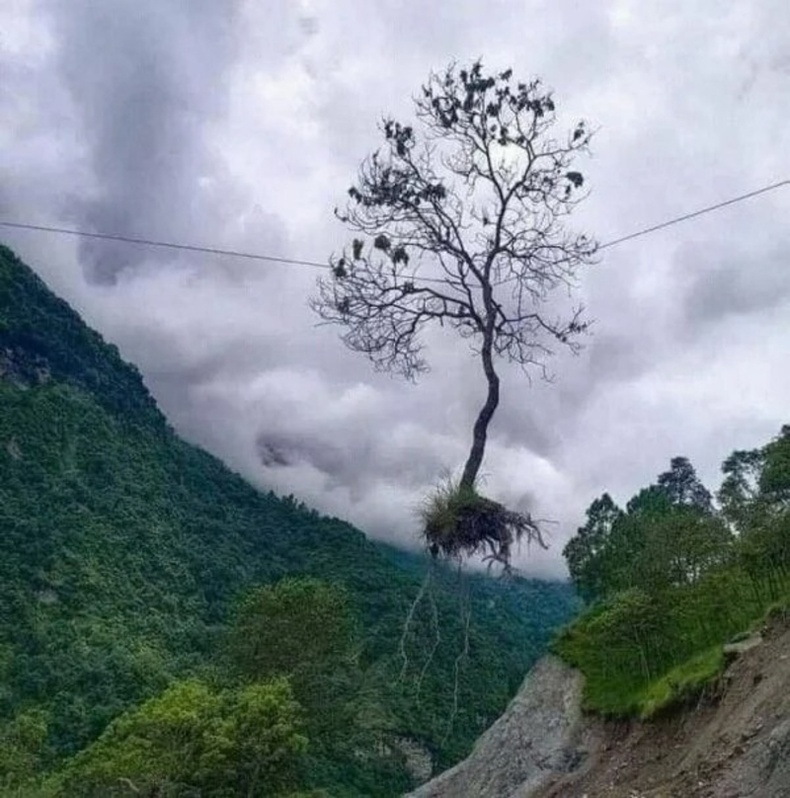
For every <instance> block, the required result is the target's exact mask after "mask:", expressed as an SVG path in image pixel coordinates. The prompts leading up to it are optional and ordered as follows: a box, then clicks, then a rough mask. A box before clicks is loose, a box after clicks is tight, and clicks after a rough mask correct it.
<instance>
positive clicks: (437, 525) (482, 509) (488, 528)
mask: <svg viewBox="0 0 790 798" xmlns="http://www.w3.org/2000/svg"><path fill="white" fill-rule="evenodd" d="M422 520H423V523H424V528H423V536H424V538H425V542H426V545H427V547H428V550H429V551H430V553H431V555H432V556H433V557H434V558H437V557H439V556H442V557H446V558H448V559H461V558H463V557H472V556H475V555H478V556H481V557H482V559H483V562H486V563H487V564H488V566H489V567H491V566H493V565H494V564H496V563H498V564H499V565H501V566H502V568H503V570H504V571H505V572H506V573H509V572H510V571H512V566H511V562H510V559H511V555H512V551H513V546H514V544H516V543H519V542H521V541H522V540H526V541H527V543H533V542H535V543H538V545H540V546H541V547H543V548H546V544H545V543H544V542H543V537H542V535H541V531H540V528H539V527H538V525H537V523H536V522H535V521H533V519H532V517H531V516H530V515H529V514H527V513H519V512H515V511H513V510H508V509H507V508H506V507H505V506H504V505H502V504H500V503H499V502H495V501H493V500H491V499H488V498H486V497H485V496H482V495H480V494H479V493H478V492H477V490H476V489H475V488H474V487H468V486H464V485H453V484H448V485H447V486H445V487H442V488H439V489H438V490H437V491H436V492H435V493H434V494H433V495H432V496H430V497H429V498H428V500H427V501H426V503H425V505H424V507H423V510H422Z"/></svg>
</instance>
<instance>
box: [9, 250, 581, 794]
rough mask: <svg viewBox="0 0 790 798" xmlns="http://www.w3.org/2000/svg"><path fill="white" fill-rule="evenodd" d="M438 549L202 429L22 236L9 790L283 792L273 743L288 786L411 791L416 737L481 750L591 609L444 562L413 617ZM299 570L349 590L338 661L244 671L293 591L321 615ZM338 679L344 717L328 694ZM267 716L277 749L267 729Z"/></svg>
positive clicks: (13, 302) (531, 584)
mask: <svg viewBox="0 0 790 798" xmlns="http://www.w3.org/2000/svg"><path fill="white" fill-rule="evenodd" d="M426 568H427V563H426V562H425V560H423V559H422V558H421V557H418V556H416V555H412V554H408V553H405V552H400V551H397V550H394V549H390V548H388V547H386V546H382V545H378V544H375V543H373V542H371V541H369V540H368V539H367V538H366V537H365V536H364V535H363V534H362V533H361V532H360V531H358V530H356V529H354V528H353V527H351V526H350V525H349V524H347V523H344V522H343V521H340V520H338V519H334V518H327V517H324V516H321V515H319V514H318V513H317V512H315V511H312V510H310V509H308V508H307V507H305V506H304V505H302V504H301V503H299V502H298V501H296V500H294V499H293V498H292V497H289V498H280V497H277V496H275V495H274V494H272V493H268V494H266V493H261V492H259V491H258V490H256V489H254V488H253V487H252V486H250V485H249V484H248V483H247V482H245V481H244V480H243V479H242V478H241V477H240V476H238V475H237V474H235V473H233V472H231V471H230V470H228V469H227V468H226V467H225V466H224V465H223V464H222V463H221V462H219V461H218V460H217V459H216V458H214V457H212V456H211V455H209V454H207V453H206V452H204V451H202V450H200V449H198V448H196V447H194V446H191V445H189V444H187V443H185V442H184V441H182V440H180V439H179V438H178V437H177V435H176V434H175V433H174V431H173V430H172V429H171V428H170V427H169V425H168V424H167V422H166V420H165V418H164V417H163V416H162V414H161V413H160V412H159V410H158V409H157V407H156V404H155V402H154V401H153V399H152V398H151V396H150V395H149V393H148V392H147V390H146V388H145V386H144V384H143V381H142V379H141V377H140V374H139V373H138V372H137V370H136V369H135V368H134V367H133V366H130V365H129V364H127V363H125V362H123V361H122V359H121V358H120V357H119V354H118V352H117V350H116V349H115V347H114V346H112V345H109V344H107V343H105V342H104V341H103V340H102V338H101V336H99V335H98V334H97V333H95V332H93V331H92V330H90V329H89V328H88V327H87V326H86V325H85V324H84V323H83V322H82V321H81V320H80V318H79V316H78V315H77V314H76V313H75V312H74V311H72V310H71V309H70V308H69V306H68V305H67V304H66V303H64V302H63V301H61V300H60V299H58V298H57V297H55V296H54V295H53V294H52V293H51V292H50V291H49V290H48V289H47V288H46V286H45V285H44V283H43V282H42V281H41V280H39V279H38V278H37V277H36V276H35V275H34V273H33V272H32V271H31V270H30V269H29V268H28V267H27V266H26V265H24V264H23V263H22V262H20V261H19V260H18V259H17V258H16V257H15V256H14V254H13V253H12V252H11V251H10V250H8V249H6V248H0V793H2V791H3V790H5V791H6V794H9V795H21V794H23V793H22V792H20V790H22V789H23V787H24V789H27V790H29V792H28V793H25V794H33V795H39V794H61V795H66V794H68V795H80V794H85V795H132V794H135V791H136V792H137V793H138V794H150V795H154V794H157V795H187V794H189V795H225V794H231V795H233V794H239V793H238V792H234V789H236V787H232V788H230V787H228V784H230V783H235V784H236V785H237V786H238V784H240V783H242V781H241V780H244V781H243V783H244V784H245V785H247V786H246V787H245V790H246V792H245V794H250V795H269V794H273V792H272V790H273V787H271V786H269V787H267V786H266V785H267V782H266V781H265V778H268V776H266V773H269V771H268V770H266V768H263V769H262V765H261V763H262V762H264V761H265V762H269V763H271V762H272V761H275V760H276V761H277V762H279V761H280V759H278V757H281V758H282V757H284V758H287V759H288V767H287V768H285V766H283V769H281V770H282V772H280V770H278V771H277V774H279V775H277V778H275V776H274V775H271V778H272V781H271V782H270V784H271V785H275V784H276V785H278V786H277V789H278V790H280V791H281V792H282V793H283V794H286V793H289V794H292V793H293V792H294V791H295V790H299V789H301V790H308V789H310V790H315V789H324V790H326V792H325V793H315V794H325V795H332V796H363V795H365V796H373V795H382V796H383V795H394V794H397V793H398V791H399V790H402V789H403V788H405V787H408V786H409V784H410V783H412V781H413V777H412V776H411V775H410V774H409V768H411V770H412V771H414V770H415V767H416V765H415V764H414V762H415V759H419V756H418V755H417V754H419V755H420V756H422V757H423V759H425V755H426V754H428V755H430V757H431V758H432V760H433V764H434V767H443V766H446V765H448V764H450V763H451V762H452V761H454V760H455V759H457V758H459V757H460V756H462V755H463V754H465V753H466V751H467V750H468V748H469V746H470V744H471V742H472V741H473V740H474V739H475V737H476V736H477V735H478V734H479V733H480V732H481V731H482V730H483V729H484V728H485V727H486V726H487V725H488V724H489V723H490V722H491V721H492V720H493V719H494V718H495V717H496V716H497V715H498V713H499V712H500V711H501V710H502V708H503V707H504V705H505V703H506V701H507V700H508V699H509V697H510V696H511V695H512V694H513V692H514V691H515V689H516V688H517V686H518V684H519V682H520V681H521V679H522V677H523V674H524V673H525V671H526V670H527V668H528V667H529V666H530V665H531V663H532V662H533V661H534V660H535V659H536V658H537V656H539V655H540V653H541V652H542V650H543V649H544V648H545V645H546V643H547V641H548V639H549V637H550V635H551V632H552V630H553V629H554V628H555V627H556V626H557V625H558V624H561V623H563V622H564V621H566V620H567V619H568V618H569V617H570V615H571V614H572V612H573V611H574V610H575V608H576V600H575V599H574V597H573V593H572V591H571V589H570V588H569V587H568V586H567V585H563V584H559V583H544V582H536V581H526V580H520V579H515V580H511V581H508V582H494V581H491V580H487V579H485V578H483V577H482V576H478V577H474V578H470V577H464V578H459V577H458V576H457V575H456V574H454V573H451V572H449V571H442V570H440V571H439V572H437V573H436V574H435V578H434V579H433V580H432V582H431V586H430V588H429V590H428V591H427V594H426V596H425V600H424V601H423V602H421V603H420V604H419V605H418V606H417V610H416V612H415V613H414V615H413V617H412V623H411V626H410V630H409V634H408V635H406V636H405V638H402V634H401V633H402V629H403V626H404V621H405V619H406V617H407V614H408V613H409V609H410V607H412V605H413V602H414V599H415V597H416V596H417V594H418V591H419V589H420V584H421V582H422V580H423V576H424V574H425V572H426ZM284 577H299V578H300V579H297V580H296V581H295V582H294V581H286V582H282V581H280V582H279V584H280V585H281V586H282V585H285V587H282V589H281V591H280V592H279V593H278V592H277V590H280V588H272V590H274V591H275V592H274V593H272V594H271V595H270V594H268V593H265V592H264V593H261V592H260V586H263V585H273V584H275V583H278V580H282V579H283V578H284ZM300 580H301V581H300ZM316 580H318V581H316ZM289 590H296V591H297V593H298V591H300V590H301V591H307V593H305V595H306V596H307V603H308V604H309V605H310V606H311V607H312V606H313V605H314V604H315V602H316V601H318V604H315V606H319V605H320V601H319V599H318V598H316V597H319V598H320V597H321V596H329V597H330V598H331V597H332V596H335V598H331V600H329V598H328V599H327V602H328V603H327V605H326V606H327V607H330V608H331V607H337V610H336V612H337V613H339V616H340V615H342V617H343V618H345V621H343V624H340V626H342V628H343V630H344V631H343V633H342V641H341V642H342V645H340V647H339V649H338V650H339V651H340V655H339V658H337V659H332V658H331V657H329V655H327V660H326V662H323V661H321V662H318V663H313V665H314V666H315V668H313V669H312V670H311V669H310V668H307V669H305V668H306V665H305V663H304V662H302V663H291V665H289V664H288V663H287V662H286V663H285V664H282V665H280V666H277V667H279V668H280V669H281V670H280V671H278V670H277V668H276V667H274V665H272V664H271V662H269V663H268V665H267V664H266V662H265V651H264V654H263V655H261V653H260V652H257V653H256V657H257V658H255V659H254V662H253V665H254V667H252V668H251V669H249V668H248V669H247V670H246V671H245V667H243V665H244V661H243V659H240V658H239V657H235V655H234V651H235V650H236V649H234V647H233V645H232V642H233V640H234V634H235V637H236V639H238V638H239V635H240V634H241V636H242V638H243V637H244V635H246V634H257V633H258V632H256V631H255V630H256V629H258V630H263V632H265V630H266V629H267V628H269V627H270V626H271V624H272V623H273V622H274V616H272V615H269V616H266V615H265V613H266V612H269V613H272V612H279V611H280V609H278V608H282V610H281V611H282V612H283V613H288V612H293V613H295V614H294V616H293V617H294V626H292V627H291V628H295V625H296V624H299V623H302V621H304V623H306V624H307V627H305V628H310V627H309V624H310V623H314V622H315V618H314V617H306V619H305V618H302V617H301V616H300V615H299V612H301V609H300V608H299V606H298V603H297V605H293V604H290V605H289V604H288V601H287V600H286V599H287V598H288V595H290V594H289V592H288V591H289ZM327 590H328V591H329V593H326V591H327ZM256 591H257V592H256ZM310 591H313V592H310ZM332 591H335V592H334V593H332ZM267 596H268V598H267ZM269 599H271V600H269ZM267 601H268V602H269V603H268V604H267V603H266V602H267ZM256 602H262V603H257V604H256ZM278 602H279V603H278ZM289 607H290V609H289ZM294 607H295V608H294ZM239 608H242V609H239ZM251 608H252V609H251ZM256 608H257V609H256ZM245 612H247V613H248V615H246V616H245V615H244V613H245ZM256 612H261V613H264V615H263V616H261V618H262V621H261V623H260V624H258V626H255V624H254V623H253V624H252V625H251V626H249V627H247V626H243V621H244V618H247V621H249V619H250V618H253V619H255V618H258V620H260V618H259V616H257V615H256V614H255V613H256ZM333 612H334V611H333ZM249 613H252V615H251V616H250V615H249ZM339 616H338V617H339ZM289 617H290V616H289ZM234 619H235V620H234ZM279 620H280V621H282V618H280V619H279ZM247 621H244V622H247ZM240 624H241V625H240ZM340 626H338V628H340ZM280 628H282V629H285V630H286V631H285V632H283V634H284V635H286V636H287V634H288V632H287V629H288V628H289V627H288V624H287V623H285V624H284V625H282V624H281V627H280ZM240 630H241V631H240ZM250 630H251V631H250ZM263 632H260V633H261V634H263ZM338 634H340V633H338ZM285 642H286V641H285V640H283V644H284V645H285ZM341 649H342V650H341ZM261 656H263V659H261ZM234 657H235V659H234ZM330 660H331V661H330ZM264 665H266V668H268V670H267V669H266V668H264ZM291 666H292V667H291ZM297 666H298V667H297ZM289 667H291V671H292V672H291V671H289V670H288V668H289ZM311 667H312V666H311ZM299 668H301V670H299ZM256 669H258V670H256ZM294 673H297V674H301V676H300V678H301V681H299V679H296V678H293V679H291V680H290V682H289V681H288V680H286V681H283V677H289V676H292V675H293V674H294ZM264 676H265V678H264ZM327 685H334V687H332V688H331V690H329V692H326V690H327ZM321 690H324V691H325V693H321ZM311 691H312V692H311ZM316 691H317V692H316ZM330 693H331V694H332V695H333V696H334V697H335V699H336V701H339V702H340V704H337V706H335V709H334V710H333V713H334V714H333V715H332V717H330V718H327V717H326V714H327V713H322V712H321V708H320V702H319V704H316V703H315V701H313V702H312V703H311V701H312V698H311V696H312V697H314V696H315V695H329V694H330ZM278 713H279V714H278ZM275 721H276V723H275ZM267 723H268V724H274V725H272V726H271V728H275V726H276V727H277V728H278V729H279V732H278V733H281V734H282V735H284V736H283V738H282V740H281V741H280V742H277V743H276V745H277V746H279V747H278V748H277V751H279V753H278V755H277V757H275V758H274V759H272V758H271V757H270V756H269V755H268V754H267V753H266V751H268V750H269V749H267V748H266V745H270V744H271V745H275V743H274V742H272V741H271V740H269V742H268V743H266V745H264V742H262V741H260V740H259V743H260V745H259V746H258V748H255V747H254V746H252V747H251V743H250V740H251V739H253V738H254V739H255V740H257V739H258V738H257V737H255V734H257V733H258V732H257V731H256V732H255V733H254V734H253V733H252V732H250V729H253V730H256V729H257V730H260V728H262V727H263V726H265V725H266V724H267ZM277 723H279V726H277V725H276V724H277ZM245 724H246V725H245ZM250 724H251V725H250ZM266 728H269V727H268V726H267V727H266ZM157 730H158V731H157ZM162 730H164V731H162ZM168 730H169V731H168ZM234 730H235V731H234ZM157 735H159V736H157ZM190 735H192V736H190ZM262 739H263V738H261V740H262ZM267 739H268V738H267ZM272 739H274V738H272ZM278 739H279V738H278ZM157 740H159V742H157ZM179 740H180V741H187V742H183V745H184V746H185V747H184V748H183V749H180V748H178V746H177V741H179ZM163 741H164V742H163ZM196 741H198V742H196ZM207 741H211V743H210V744H209V743H208V742H207ZM179 744H180V743H179ZM157 746H160V747H159V748H158V747H157ZM162 746H164V748H162ZM160 748H161V750H160ZM165 748H166V749H167V750H164V749H165ZM171 749H172V750H171ZM140 751H144V752H145V756H142V755H141V754H140ZM415 751H416V752H417V753H416V754H415ZM196 752H197V753H196ZM284 752H285V753H284ZM286 753H287V757H286ZM190 757H192V759H190ZM193 761H194V762H199V767H198V766H197V765H195V766H194V767H193V766H192V765H191V764H189V763H192V762H193ZM152 763H155V765H156V767H157V768H159V770H158V771H157V772H156V773H154V772H152V771H151V768H154V764H152ZM184 763H187V764H188V767H187V770H186V771H185V772H183V773H181V772H180V771H178V767H179V766H181V767H182V768H183V767H186V765H184ZM251 763H252V764H251ZM407 766H408V767H407ZM266 767H269V765H267V766H266ZM272 767H274V766H272ZM278 767H279V765H278ZM146 768H148V770H147V771H146ZM168 768H170V769H169V770H168ZM212 768H213V769H212ZM275 769H276V768H275ZM198 771H199V772H198ZM273 772H274V771H272V773H273ZM179 774H180V775H179ZM223 774H224V775H223ZM283 774H286V775H287V778H286V777H285V776H284V775H283ZM277 779H280V781H278V780H277ZM190 780H191V781H190ZM234 780H235V781H234ZM24 785H27V786H24ZM190 790H191V791H190ZM146 791H147V792H146Z"/></svg>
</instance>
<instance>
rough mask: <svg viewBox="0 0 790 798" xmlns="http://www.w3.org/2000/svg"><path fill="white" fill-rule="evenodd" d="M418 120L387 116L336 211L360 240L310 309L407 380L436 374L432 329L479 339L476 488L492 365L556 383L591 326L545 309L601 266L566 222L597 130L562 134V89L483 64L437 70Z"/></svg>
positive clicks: (336, 262)
mask: <svg viewBox="0 0 790 798" xmlns="http://www.w3.org/2000/svg"><path fill="white" fill-rule="evenodd" d="M415 113H416V121H415V123H414V124H406V123H401V122H398V121H395V120H393V119H385V120H383V122H382V133H383V138H384V141H383V144H382V147H381V148H380V149H379V150H377V151H376V152H374V153H373V154H372V155H370V157H368V158H367V159H365V161H363V163H362V165H361V167H360V170H359V174H358V176H357V181H356V183H355V184H354V186H352V187H351V188H350V189H349V192H348V195H349V202H348V204H347V206H346V208H345V209H344V210H342V211H338V212H337V215H338V217H339V218H340V219H341V220H342V221H343V222H344V223H345V224H346V225H347V226H348V227H349V228H350V230H352V231H353V232H354V233H355V234H356V236H357V237H356V238H354V239H353V241H352V242H351V244H350V246H349V247H347V249H346V250H345V251H344V252H343V253H342V254H341V255H339V256H334V257H333V258H332V259H331V261H330V264H331V266H332V272H331V275H330V276H329V277H328V278H325V279H321V280H319V282H318V294H317V296H316V297H315V298H314V299H313V300H312V306H313V308H314V309H315V310H316V312H317V313H318V314H319V315H320V317H321V318H322V320H323V321H324V322H325V323H329V324H338V325H340V326H342V327H343V328H344V332H343V334H342V339H343V341H344V342H345V343H346V345H347V346H349V347H350V348H351V349H354V350H355V351H358V352H362V353H363V354H365V355H366V356H368V357H369V358H370V359H371V361H372V362H373V364H374V366H375V367H376V368H377V369H383V370H387V371H392V372H396V373H399V374H402V375H404V376H406V377H407V378H409V379H415V378H416V376H417V375H418V374H419V373H421V372H423V371H425V370H426V369H427V368H428V364H427V360H426V358H425V356H424V351H423V345H422V343H421V341H420V334H421V332H422V330H423V328H424V327H425V326H426V325H427V324H433V323H439V324H447V325H449V326H451V327H452V328H454V329H456V330H458V332H459V334H460V335H461V336H462V337H464V338H467V339H469V340H470V341H471V342H472V344H473V345H474V351H475V352H476V353H477V354H478V355H479V357H480V358H481V365H482V367H483V372H484V375H485V378H486V382H487V385H488V395H487V399H486V402H485V404H484V406H483V408H482V409H481V411H480V416H479V417H478V419H477V423H476V424H475V434H474V440H473V446H472V451H471V452H470V457H469V460H468V461H467V468H466V469H465V471H464V479H465V480H466V479H467V478H472V477H474V476H475V475H476V473H477V469H478V468H479V465H480V462H481V459H482V452H483V449H484V447H485V441H486V434H487V428H488V424H489V422H490V420H491V417H492V416H493V413H494V411H495V410H496V407H497V404H498V401H499V380H498V377H497V374H496V370H495V366H494V358H495V357H500V358H504V359H506V360H508V361H511V362H515V363H517V364H519V365H520V366H522V367H523V368H525V369H532V368H537V369H538V371H539V372H540V373H541V374H546V362H547V360H548V359H549V358H550V357H551V355H552V354H553V351H554V347H555V346H557V345H559V346H563V347H569V348H570V349H571V350H572V351H577V350H578V349H579V347H580V340H579V338H580V336H581V335H582V334H583V333H584V332H585V331H586V329H587V327H588V324H587V322H585V320H584V318H583V315H582V311H581V309H579V310H574V311H572V312H571V313H570V314H569V315H568V316H567V317H564V318H554V317H553V314H550V313H547V310H546V308H547V303H548V302H549V300H550V298H551V297H552V296H553V294H554V292H556V290H557V289H558V288H563V289H565V290H568V291H570V290H571V289H572V288H573V287H574V285H575V282H576V278H577V274H578V272H579V269H580V268H582V267H584V266H586V265H588V264H591V263H593V262H594V260H595V254H596V249H597V245H596V243H595V242H594V241H593V240H592V239H590V238H587V237H586V236H584V235H578V234H575V233H572V232H570V231H569V230H568V229H567V228H566V227H565V224H564V221H565V219H566V218H567V217H568V216H569V215H570V214H571V213H572V211H573V209H574V208H575V207H576V205H577V204H578V202H579V201H580V200H581V199H583V197H584V193H583V192H584V189H583V185H584V178H583V176H582V173H581V172H580V171H578V170H577V168H576V167H575V162H576V160H577V158H578V156H579V155H581V154H584V153H586V152H587V150H588V147H589V142H590V136H591V133H590V132H589V130H588V128H587V126H586V125H585V123H584V122H579V123H578V124H577V125H576V126H575V127H574V128H573V130H571V131H570V132H569V133H568V134H567V135H565V136H562V137H561V138H558V137H554V136H552V135H551V134H552V130H553V128H554V126H555V123H556V114H555V105H554V99H553V96H552V93H551V92H550V91H547V90H546V89H544V88H543V86H542V84H541V83H540V81H539V80H531V81H527V82H518V81H515V80H514V79H513V75H512V71H511V70H506V71H504V72H501V73H494V74H486V73H484V71H483V68H482V65H481V64H480V63H479V62H478V63H474V64H472V65H471V66H470V67H468V68H460V69H459V68H457V67H456V66H455V65H451V66H450V67H448V68H447V69H446V70H445V71H443V72H441V73H434V74H431V75H430V76H429V79H428V81H427V83H426V84H425V85H424V86H423V87H422V92H421V94H420V95H419V96H418V97H417V98H416V99H415ZM426 277H427V278H430V279H431V280H432V281H434V282H426V281H425V278H426ZM437 280H438V281H440V282H435V281H437Z"/></svg>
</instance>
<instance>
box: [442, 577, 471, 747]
mask: <svg viewBox="0 0 790 798" xmlns="http://www.w3.org/2000/svg"><path fill="white" fill-rule="evenodd" d="M458 583H459V586H460V584H461V563H459V564H458ZM459 608H460V617H461V624H462V627H463V632H464V641H463V646H462V647H461V650H460V651H459V652H458V656H457V657H456V658H455V664H454V666H453V707H452V709H451V711H450V717H449V718H448V720H447V731H446V732H445V734H444V737H443V738H442V745H444V744H445V743H446V742H447V740H448V739H449V737H450V735H451V734H452V731H453V724H454V723H455V719H456V717H457V716H458V698H459V692H460V679H461V664H462V663H463V662H464V661H465V660H466V659H467V658H468V656H469V626H470V624H471V621H472V605H471V602H470V600H469V590H468V588H467V589H466V590H463V591H462V592H461V594H460V598H459Z"/></svg>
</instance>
